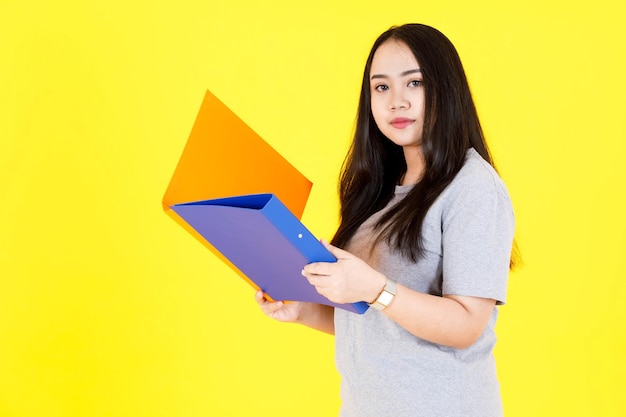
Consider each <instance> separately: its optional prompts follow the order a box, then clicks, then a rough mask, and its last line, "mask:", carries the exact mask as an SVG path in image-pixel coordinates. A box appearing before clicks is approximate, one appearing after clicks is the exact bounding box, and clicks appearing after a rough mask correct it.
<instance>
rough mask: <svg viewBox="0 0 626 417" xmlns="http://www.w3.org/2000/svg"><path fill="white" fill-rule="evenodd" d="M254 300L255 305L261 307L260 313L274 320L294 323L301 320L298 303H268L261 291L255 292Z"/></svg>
mask: <svg viewBox="0 0 626 417" xmlns="http://www.w3.org/2000/svg"><path fill="white" fill-rule="evenodd" d="M254 299H255V300H256V302H257V304H259V307H261V311H263V313H264V314H265V315H266V316H268V317H271V318H273V319H274V320H278V321H283V322H288V323H295V322H297V321H298V320H299V319H300V318H301V317H300V316H301V311H302V302H300V301H292V302H289V303H285V302H284V301H269V300H268V299H267V298H265V294H264V293H263V291H260V290H259V291H257V292H256V294H255V295H254Z"/></svg>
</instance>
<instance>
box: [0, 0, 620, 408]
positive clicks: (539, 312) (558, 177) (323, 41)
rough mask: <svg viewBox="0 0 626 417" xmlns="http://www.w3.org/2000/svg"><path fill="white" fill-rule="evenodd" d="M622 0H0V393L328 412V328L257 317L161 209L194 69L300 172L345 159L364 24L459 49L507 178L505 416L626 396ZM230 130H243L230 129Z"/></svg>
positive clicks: (330, 174)
mask: <svg viewBox="0 0 626 417" xmlns="http://www.w3.org/2000/svg"><path fill="white" fill-rule="evenodd" d="M625 19H626V13H625V12H624V5H623V2H621V1H617V0H615V1H609V0H599V1H595V2H579V1H556V2H550V1H538V0H529V1H524V2H499V1H486V0H479V1H472V2H467V1H462V0H457V1H441V2H416V1H398V2H385V1H348V2H341V1H336V0H319V1H316V2H309V3H302V4H300V2H294V1H280V2H270V3H267V2H260V1H259V2H257V1H253V0H245V1H238V2H235V1H232V2H229V1H217V0H209V1H196V2H188V1H177V2H164V1H146V0H140V1H128V0H127V1H121V0H114V1H82V0H81V1H79V0H76V1H69V0H61V1H59V0H57V1H49V2H45V1H40V2H29V1H18V0H0V187H1V188H0V416H3V417H4V416H7V417H23V416H46V417H47V416H50V417H53V416H54V417H56V416H63V417H69V416H89V417H96V416H133V417H139V416H181V417H183V416H184V417H187V416H207V415H212V416H213V415H214V416H251V415H257V416H275V415H301V416H332V415H336V411H337V409H338V406H339V399H338V383H339V379H338V376H337V374H336V371H335V368H334V363H333V339H332V337H330V336H326V335H323V334H318V333H315V332H313V331H310V330H307V329H305V328H299V327H298V326H296V325H289V324H280V323H275V322H273V321H271V320H269V319H267V318H266V317H264V316H263V315H262V314H261V313H260V311H259V310H258V308H257V307H256V305H255V303H254V301H253V291H252V290H251V288H250V287H248V285H247V284H245V283H244V282H243V280H241V279H239V278H237V277H236V275H235V274H234V273H232V272H231V271H230V270H229V269H228V268H226V267H225V266H223V265H222V264H221V263H220V262H219V261H218V260H217V259H216V258H215V257H214V256H212V255H211V254H210V252H209V251H207V250H206V249H205V248H204V247H203V246H202V245H200V244H199V243H198V242H197V241H195V240H194V239H193V238H191V237H190V235H188V234H187V232H185V231H184V230H183V229H182V228H181V227H180V226H178V225H177V224H176V223H175V222H173V221H172V220H171V219H170V218H169V217H167V216H166V215H165V214H164V213H163V212H162V210H161V205H160V200H161V197H162V195H163V193H164V191H165V188H166V186H167V184H168V181H169V178H170V176H171V174H172V172H173V170H174V168H175V165H176V162H177V160H178V157H179V155H180V153H181V152H182V148H183V146H184V144H185V141H186V139H187V136H188V134H189V132H190V129H191V126H192V125H193V122H194V118H195V115H196V112H197V111H198V109H199V106H200V103H201V100H202V98H203V96H204V92H205V90H206V89H210V90H212V91H213V92H214V93H215V94H216V95H217V96H218V97H220V98H221V99H222V100H223V101H224V102H225V103H226V104H227V105H228V106H230V107H231V109H232V110H233V111H235V112H236V113H237V114H238V115H239V116H240V117H241V118H242V119H244V120H245V121H246V122H247V123H248V124H249V125H250V126H251V127H252V128H253V129H255V130H256V131H257V132H258V133H259V134H261V136H263V137H264V138H265V139H266V140H267V141H268V142H269V143H270V144H272V145H273V146H274V147H275V148H276V149H277V150H278V151H280V152H281V153H282V154H283V155H284V156H285V157H286V158H287V159H289V160H290V161H291V162H292V163H293V164H294V165H296V166H297V167H298V168H299V169H300V170H301V171H302V172H303V173H304V174H305V175H306V176H307V177H308V178H309V179H310V180H312V181H313V182H314V184H315V185H314V187H313V192H312V195H311V199H310V200H309V203H308V206H307V209H306V211H305V214H304V217H303V221H304V223H305V224H307V225H308V226H309V227H310V229H311V230H312V231H313V232H314V233H315V234H316V235H317V236H319V237H326V238H329V237H331V236H332V233H333V230H334V227H335V226H336V223H335V222H336V209H337V206H336V204H337V200H336V196H335V190H336V178H337V173H338V170H339V167H340V164H341V161H342V158H343V155H344V153H345V151H346V148H347V144H348V141H349V137H350V133H351V131H352V128H353V121H354V115H355V110H356V101H357V96H358V89H359V83H360V77H361V72H362V68H363V64H364V61H365V58H366V54H367V52H368V51H369V48H370V45H371V43H372V42H373V40H374V39H375V37H376V36H377V35H378V34H379V33H380V32H382V31H383V30H385V29H387V28H388V27H389V26H390V25H392V24H400V23H405V22H411V21H416V22H422V23H427V24H430V25H433V26H435V27H437V28H439V29H441V30H442V31H443V32H444V33H446V34H447V35H448V36H449V37H450V39H451V40H452V41H453V42H454V43H455V45H456V46H457V48H458V49H459V52H460V54H461V57H462V59H463V61H464V64H465V68H466V71H467V73H468V76H469V79H470V82H471V85H472V88H473V92H474V95H475V99H476V102H477V105H478V108H479V112H480V115H481V118H482V121H483V124H484V127H485V131H486V134H487V136H488V140H489V142H490V144H491V147H492V150H493V151H494V154H495V157H496V162H497V164H498V166H499V169H500V171H501V174H502V176H503V177H504V179H505V181H506V182H507V184H508V186H509V189H510V192H511V195H512V198H513V200H514V204H515V208H516V214H517V221H518V235H517V236H518V240H519V244H520V248H521V250H522V253H523V257H524V263H525V265H524V267H523V268H522V269H520V270H519V271H517V272H515V273H513V274H512V276H511V279H510V286H509V299H508V304H507V305H506V306H504V307H502V308H501V316H500V321H499V325H498V336H499V345H498V347H497V351H496V354H497V359H498V367H499V377H500V381H501V384H502V395H503V399H504V405H505V411H506V415H507V416H509V417H516V416H520V417H521V416H523V417H527V416H533V417H535V416H555V415H559V416H560V415H563V416H591V415H593V416H621V415H624V414H626V397H625V396H624V395H623V393H624V390H625V389H626V381H625V380H624V378H625V373H626V366H625V362H626V357H625V356H626V332H625V330H624V319H625V318H626V317H625V316H626V307H625V302H624V299H625V298H626V280H625V279H624V278H626V276H625V273H624V270H623V264H624V259H626V256H625V255H626V219H625V214H626V196H625V189H626V187H625V186H624V181H625V180H626V168H625V166H626V162H625V161H624V159H625V157H626V145H625V142H626V114H625V113H626V112H625V104H624V97H625V95H626V81H625V80H626V76H625V74H626V54H625V49H624V43H625V41H626V32H625V30H624V29H623V27H624V20H625ZM224 140H236V139H235V138H224Z"/></svg>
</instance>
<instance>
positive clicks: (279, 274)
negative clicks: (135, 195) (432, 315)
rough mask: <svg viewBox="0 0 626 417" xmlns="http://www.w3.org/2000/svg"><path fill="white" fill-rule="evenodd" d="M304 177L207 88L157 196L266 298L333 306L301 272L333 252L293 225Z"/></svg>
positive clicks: (306, 185) (305, 187)
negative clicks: (161, 194)
mask: <svg viewBox="0 0 626 417" xmlns="http://www.w3.org/2000/svg"><path fill="white" fill-rule="evenodd" d="M311 186H312V184H311V182H310V181H309V180H308V179H306V178H305V177H304V176H303V175H302V174H301V173H300V172H299V171H298V170H297V169H295V168H294V167H293V166H292V165H291V164H290V163H289V162H288V161H287V160H285V159H284V158H283V157H282V156H281V155H280V154H279V153H278V152H276V150H274V149H273V148H272V147H271V146H269V144H267V143H266V142H265V141H264V140H263V139H262V138H261V137H260V136H259V135H257V134H256V133H255V132H254V131H253V130H252V129H251V128H250V127H248V126H247V125H246V124H245V123H244V122H243V121H242V120H241V119H239V118H238V117H237V116H236V115H235V114H234V113H233V112H232V111H231V110H230V109H228V107H226V106H225V105H224V104H223V103H222V102H221V101H219V100H218V99H217V98H216V97H215V96H214V95H213V94H211V93H210V92H209V91H207V93H206V95H205V98H204V101H203V103H202V106H201V108H200V111H199V113H198V116H197V118H196V121H195V123H194V126H193V128H192V131H191V134H190V135H189V139H188V140H187V144H186V145H185V149H184V150H183V153H182V155H181V158H180V160H179V162H178V165H177V167H176V170H175V171H174V174H173V176H172V179H171V180H170V184H169V186H168V188H167V190H166V192H165V196H164V197H163V208H164V209H165V211H166V213H167V214H168V215H170V217H172V218H173V219H174V220H175V221H176V222H177V223H178V224H180V225H181V226H182V227H183V228H185V229H186V230H187V231H188V232H190V233H191V234H192V235H193V236H195V237H196V238H197V239H198V240H199V241H200V242H201V243H203V244H204V245H205V246H206V247H207V248H208V249H210V250H211V251H212V252H213V253H214V254H215V255H217V256H218V257H219V258H220V259H222V260H223V261H224V262H225V263H226V264H228V265H229V266H230V267H231V268H232V269H233V270H234V271H235V272H237V273H238V274H239V275H240V276H241V277H242V278H244V279H245V280H246V281H247V282H248V283H250V284H251V285H252V286H253V287H254V288H256V289H262V290H263V291H264V292H265V293H266V294H267V295H268V296H269V298H271V299H273V300H285V301H310V302H315V303H321V304H326V305H330V306H334V307H338V308H343V309H346V310H349V311H352V312H355V313H363V312H365V310H367V308H368V305H367V303H364V302H359V303H353V304H337V303H333V302H331V301H330V300H328V299H327V298H326V297H324V296H322V295H320V294H319V293H318V292H317V291H316V290H315V287H313V286H312V285H310V284H309V283H308V281H307V280H306V278H304V277H303V276H302V275H301V271H302V268H303V267H304V266H305V265H306V264H308V263H311V262H335V261H336V259H335V258H334V256H333V255H332V254H331V253H330V252H328V250H327V249H326V248H324V246H323V245H322V244H321V243H320V242H319V241H318V240H317V239H316V238H315V237H314V236H313V234H312V233H311V232H310V231H309V230H308V229H307V228H306V227H305V226H304V225H303V224H302V223H301V222H300V220H299V218H300V217H301V216H302V212H303V211H304V206H305V205H306V201H307V199H308V196H309V193H310V190H311Z"/></svg>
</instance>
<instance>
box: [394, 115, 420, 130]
mask: <svg viewBox="0 0 626 417" xmlns="http://www.w3.org/2000/svg"><path fill="white" fill-rule="evenodd" d="M414 121H415V120H413V119H409V118H407V117H396V118H395V119H392V120H391V122H390V123H391V125H392V126H393V127H395V128H396V129H404V128H405V127H407V126H409V125H411V124H413V122H414Z"/></svg>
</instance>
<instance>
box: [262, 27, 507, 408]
mask: <svg viewBox="0 0 626 417" xmlns="http://www.w3.org/2000/svg"><path fill="white" fill-rule="evenodd" d="M340 203H341V223H340V226H339V229H338V230H337V233H336V234H335V237H334V239H333V241H332V245H331V244H328V243H327V242H324V244H325V245H326V247H327V248H328V249H329V250H330V251H331V253H333V254H334V255H335V257H336V258H337V259H338V261H337V262H336V263H313V264H309V265H307V266H305V267H304V270H303V271H302V274H303V275H304V276H305V277H306V279H308V280H309V282H310V283H311V284H312V285H314V286H315V287H316V289H317V291H318V292H319V293H321V294H322V295H324V296H326V297H327V298H328V299H330V300H332V301H334V302H338V303H352V302H357V301H366V302H368V303H370V305H371V306H372V308H370V309H369V310H368V311H366V312H365V314H363V315H358V314H354V313H350V312H347V311H344V310H340V309H336V310H335V309H333V308H330V307H328V306H322V305H317V304H310V303H283V302H280V301H279V302H268V301H267V300H266V299H265V298H264V295H263V293H262V292H258V293H257V294H256V300H257V302H258V303H259V305H260V306H261V309H262V310H263V312H264V313H265V314H267V315H268V316H270V317H273V318H275V319H277V320H280V321H287V322H298V323H302V324H304V325H307V326H310V327H312V328H315V329H318V330H321V331H325V332H328V333H331V334H335V337H336V363H337V368H338V370H339V373H340V374H341V377H342V383H341V397H342V407H341V412H340V414H341V416H342V417H367V416H371V417H387V416H388V417H403V416H411V417H414V416H427V417H436V416H445V417H454V416H459V417H461V416H462V417H473V416H476V417H492V416H500V415H502V406H501V400H500V392H499V384H498V381H497V378H496V369H495V361H494V357H493V348H494V344H495V341H496V337H495V333H494V326H495V323H496V317H497V308H496V305H497V304H502V303H504V301H505V297H506V287H507V278H508V272H509V267H510V265H511V251H512V244H513V233H514V216H513V209H512V206H511V201H510V198H509V195H508V193H507V190H506V188H505V185H504V184H503V182H502V180H501V179H500V178H499V176H498V174H497V173H496V171H495V169H494V168H493V166H492V162H491V157H490V155H489V151H488V149H487V146H486V144H485V140H484V137H483V133H482V130H481V127H480V123H479V120H478V116H477V113H476V109H475V106H474V103H473V100H472V96H471V93H470V89H469V86H468V83H467V79H466V77H465V73H464V70H463V67H462V65H461V61H460V59H459V56H458V54H457V52H456V50H455V48H454V46H453V45H452V43H451V42H450V41H449V40H448V39H447V38H446V37H445V36H444V35H443V34H441V33H440V32H439V31H437V30H436V29H433V28H431V27H429V26H425V25H419V24H408V25H404V26H399V27H393V28H391V29H389V30H388V31H386V32H384V33H383V34H382V35H381V36H380V37H379V38H378V39H377V40H376V42H375V43H374V45H373V47H372V50H371V52H370V54H369V57H368V59H367V64H366V66H365V72H364V76H363V85H362V89H361V97H360V103H359V108H358V117H357V124H356V131H355V135H354V139H353V142H352V146H351V149H350V151H349V153H348V155H347V158H346V161H345V163H344V167H343V171H342V175H341V183H340ZM340 248H342V249H340Z"/></svg>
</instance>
